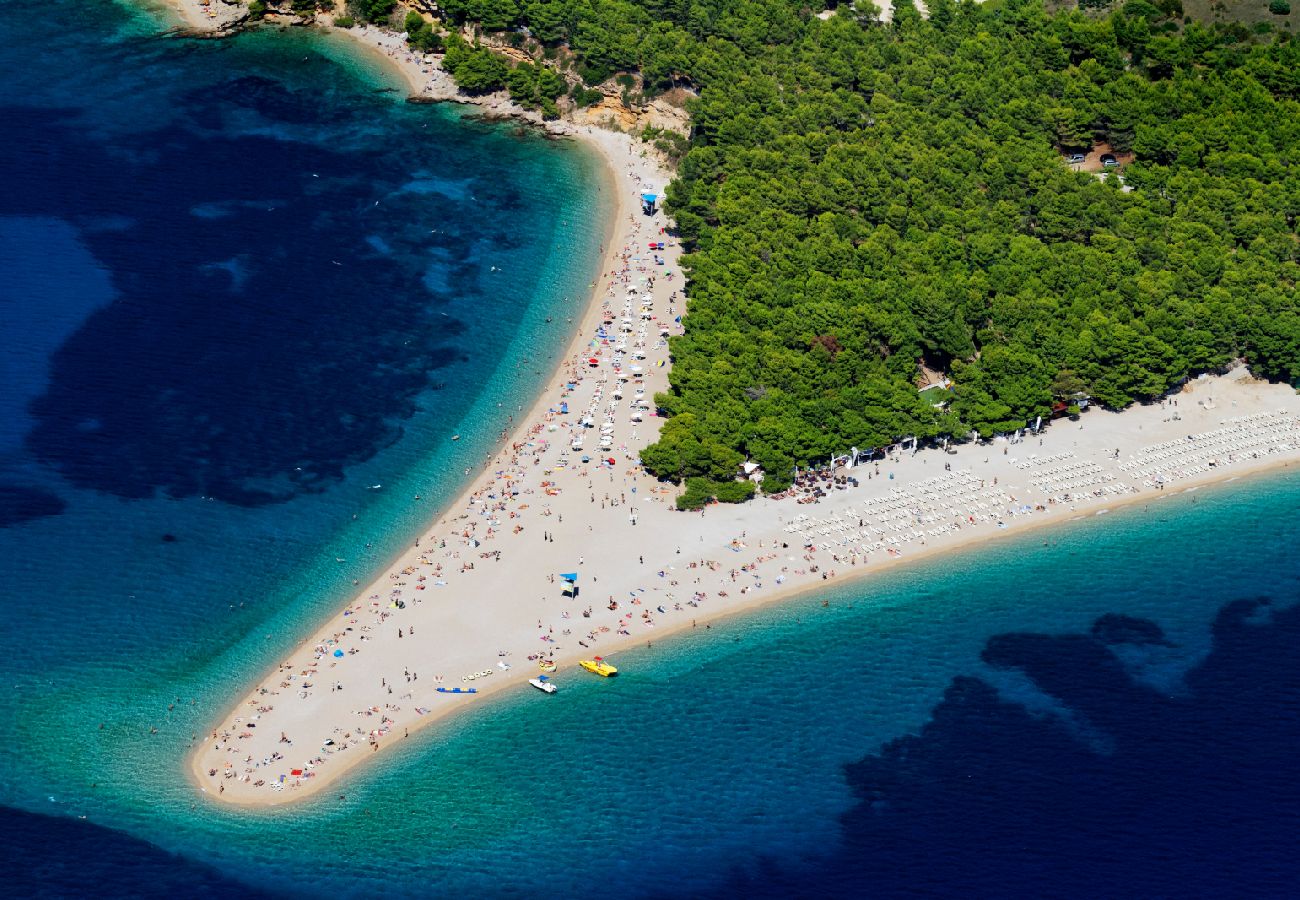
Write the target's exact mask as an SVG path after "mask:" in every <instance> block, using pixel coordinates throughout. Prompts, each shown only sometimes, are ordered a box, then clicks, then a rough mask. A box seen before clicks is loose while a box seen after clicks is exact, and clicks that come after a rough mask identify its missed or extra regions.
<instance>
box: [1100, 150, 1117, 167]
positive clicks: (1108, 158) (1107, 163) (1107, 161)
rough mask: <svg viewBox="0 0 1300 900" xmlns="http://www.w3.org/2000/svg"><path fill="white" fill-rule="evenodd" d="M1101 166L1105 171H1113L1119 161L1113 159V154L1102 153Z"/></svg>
mask: <svg viewBox="0 0 1300 900" xmlns="http://www.w3.org/2000/svg"><path fill="white" fill-rule="evenodd" d="M1101 164H1102V166H1104V167H1105V168H1107V169H1113V168H1115V167H1116V166H1118V165H1119V160H1118V159H1116V158H1115V154H1113V153H1103V154H1102V155H1101Z"/></svg>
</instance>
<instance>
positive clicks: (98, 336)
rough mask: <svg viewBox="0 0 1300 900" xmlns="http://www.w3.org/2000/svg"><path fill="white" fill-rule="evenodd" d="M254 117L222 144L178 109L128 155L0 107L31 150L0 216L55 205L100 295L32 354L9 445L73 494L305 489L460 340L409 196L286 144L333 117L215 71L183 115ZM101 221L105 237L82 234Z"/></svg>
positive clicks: (416, 389)
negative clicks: (45, 357) (25, 417)
mask: <svg viewBox="0 0 1300 900" xmlns="http://www.w3.org/2000/svg"><path fill="white" fill-rule="evenodd" d="M250 94H251V96H250ZM253 106H256V107H257V113H256V115H257V116H258V117H259V122H257V123H254V124H253V125H250V126H249V127H248V128H244V129H241V130H240V131H238V132H235V131H234V130H233V129H227V130H226V131H219V130H215V128H210V127H207V126H205V124H204V123H202V122H199V121H195V120H192V119H187V118H186V116H187V115H190V114H178V116H177V119H176V122H174V123H173V124H170V125H168V126H166V127H164V128H162V129H159V130H157V131H156V132H152V133H150V134H148V135H145V136H143V137H141V138H140V139H138V140H137V141H135V143H134V145H133V146H136V147H148V148H151V149H150V151H149V152H148V153H143V152H142V153H138V154H128V153H121V152H115V151H114V150H113V149H112V148H111V147H106V146H101V145H100V144H99V143H97V142H96V139H95V137H94V132H93V129H86V128H83V127H81V126H80V125H79V124H78V122H77V120H76V118H75V117H74V116H73V115H72V114H71V113H66V112H61V111H57V110H42V109H36V108H30V107H8V108H4V109H0V116H2V117H3V118H4V120H5V121H6V122H7V123H8V124H7V126H6V128H7V130H9V131H10V132H17V133H20V134H31V135H39V136H40V139H39V140H37V141H32V142H29V143H22V142H13V143H11V144H10V145H9V146H8V147H7V148H5V149H4V150H3V151H0V176H3V178H4V181H5V184H6V191H5V193H4V195H3V197H2V198H0V215H5V216H54V217H58V216H64V215H67V214H68V212H69V210H76V211H77V213H76V215H77V216H78V217H79V224H81V225H82V226H83V227H82V228H81V233H82V239H83V241H84V243H85V244H86V246H87V248H88V250H89V251H90V252H91V253H92V254H93V255H94V257H95V258H96V259H97V260H98V261H99V262H100V264H101V265H103V266H104V267H105V268H106V269H107V270H109V271H111V272H112V273H113V287H114V289H115V291H116V297H115V299H114V302H112V303H111V304H109V305H107V306H104V307H102V308H100V309H99V310H97V311H96V312H94V313H93V314H92V315H91V316H90V317H89V318H88V319H87V320H86V321H85V322H84V324H83V325H82V326H81V327H80V329H79V330H78V331H77V332H76V333H75V334H73V335H72V337H71V338H70V339H69V340H68V341H67V342H66V343H65V344H64V345H63V346H62V347H61V348H60V349H59V351H58V352H57V353H56V354H55V355H54V356H53V358H52V360H51V375H50V382H49V385H48V388H47V390H46V392H45V393H44V395H43V396H41V397H39V398H37V399H36V400H35V401H33V403H32V405H31V413H32V415H33V417H34V420H35V425H34V428H33V429H32V431H31V432H30V434H29V435H28V437H27V445H28V447H29V448H30V449H31V450H32V451H33V453H34V454H35V455H36V456H37V457H38V458H39V459H40V460H41V461H42V462H44V463H46V464H48V465H50V466H52V467H54V468H56V469H57V470H59V471H60V472H61V473H62V474H63V475H65V476H66V477H67V478H68V479H70V480H71V481H72V482H73V483H74V484H76V485H78V486H80V487H86V488H92V489H95V490H99V491H104V492H107V493H111V494H114V495H117V496H121V497H128V498H130V497H148V496H152V495H154V494H156V493H163V494H166V495H168V496H173V497H189V496H208V497H214V498H216V499H218V500H223V501H226V502H228V503H234V504H240V505H245V506H255V505H260V504H265V503H271V502H278V501H283V500H287V499H289V498H291V497H292V496H294V495H296V494H300V493H304V492H310V491H315V490H320V489H322V488H324V487H326V486H328V485H329V484H330V483H333V482H334V481H337V480H338V479H339V478H340V477H341V476H342V473H343V471H344V469H345V468H346V467H347V466H349V465H351V464H353V463H356V462H358V461H361V460H364V459H367V458H369V457H370V456H372V455H373V454H374V453H376V452H377V451H378V450H380V449H382V448H383V447H385V446H388V445H389V444H391V443H392V442H393V441H395V440H397V439H398V437H400V435H401V424H400V423H401V422H402V420H404V419H405V418H407V417H409V416H411V415H412V414H413V412H414V411H415V402H416V397H417V395H419V394H420V393H421V392H422V391H425V390H428V389H429V388H430V387H431V386H432V385H433V378H434V377H436V376H435V373H436V370H438V369H440V368H442V367H445V366H447V365H449V364H451V363H453V362H455V361H457V360H458V359H460V358H462V356H463V353H462V351H460V350H458V349H456V348H455V347H454V346H453V341H454V339H455V337H456V335H458V334H459V333H461V331H462V326H461V325H460V324H459V323H458V322H457V321H456V320H455V319H453V318H450V317H448V316H446V315H439V313H438V311H437V309H436V304H435V302H434V300H435V297H434V296H433V295H432V294H431V293H430V291H429V290H428V289H427V288H426V287H424V283H423V278H424V276H425V269H426V268H427V261H426V260H424V259H423V258H422V257H421V255H420V254H419V253H418V252H417V250H418V247H419V244H418V240H419V238H421V237H423V236H425V235H426V234H427V232H426V231H425V230H424V229H423V228H422V227H421V226H419V225H417V224H415V223H416V222H418V221H419V220H420V219H426V220H427V219H428V216H429V208H428V204H429V201H428V200H427V198H419V197H416V196H414V195H403V194H401V193H400V192H397V191H395V190H394V189H395V185H394V184H389V183H387V182H386V181H385V178H386V177H390V176H389V171H390V170H391V168H392V167H391V165H390V163H391V162H392V160H390V159H389V158H388V156H387V155H386V153H385V152H377V151H375V150H374V148H373V147H371V148H368V149H366V150H360V149H358V150H349V149H348V148H347V146H346V142H345V141H332V142H329V143H328V144H327V143H326V142H325V141H323V140H321V139H319V135H316V136H313V137H312V138H310V139H308V138H306V137H304V138H303V139H298V138H297V137H295V136H294V135H295V134H296V132H295V131H294V129H295V128H296V127H298V126H299V125H300V124H302V123H304V122H306V123H307V124H310V125H313V126H320V125H321V123H320V122H319V121H315V120H313V119H312V116H313V114H315V115H317V116H326V117H328V116H330V115H333V116H334V117H335V118H337V116H338V115H339V113H338V112H337V111H336V112H334V113H332V114H330V113H324V112H318V110H321V109H323V108H327V107H325V106H322V105H321V104H315V105H313V103H312V101H311V98H310V97H304V96H301V95H300V92H295V91H293V90H291V89H289V88H286V87H284V86H282V85H278V84H277V83H276V82H274V81H271V80H269V79H249V78H239V79H234V80H232V81H231V82H230V83H229V84H228V85H226V92H225V93H220V92H218V94H217V96H216V97H214V98H209V99H208V101H207V102H206V103H205V104H202V105H201V106H199V105H196V106H195V108H196V109H200V110H202V112H196V113H193V114H192V115H194V116H200V115H207V116H215V117H217V118H218V119H220V118H223V117H224V118H230V117H236V116H240V115H243V114H245V113H247V111H248V110H249V109H251V108H252V107H253ZM268 111H269V112H268ZM261 120H265V123H266V124H265V125H263V124H262V122H261ZM207 125H210V126H215V125H216V122H215V121H214V122H210V123H207ZM335 127H337V123H335ZM261 132H266V133H265V134H264V133H261ZM270 133H274V135H273V136H268V135H269V134H270ZM286 135H287V136H286ZM151 154H152V155H151ZM182 161H183V162H182ZM322 194H328V196H327V197H323V196H322ZM215 198H220V200H221V202H220V203H219V204H214V203H212V202H211V201H213V200H214V199H215ZM380 198H382V200H383V206H382V207H380V205H379V203H378V202H377V201H378V200H379V199H380ZM108 217H111V218H112V221H114V222H116V223H121V224H119V225H118V226H117V227H112V228H103V227H95V223H97V222H102V221H103V220H105V219H106V218H108ZM408 222H409V223H410V224H409V225H408V224H405V223H408ZM381 233H382V234H383V239H382V240H380V239H379V238H378V237H377V235H379V234H381ZM145 236H147V239H146V237H145ZM363 350H364V352H361V351H363Z"/></svg>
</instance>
